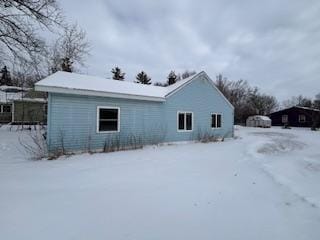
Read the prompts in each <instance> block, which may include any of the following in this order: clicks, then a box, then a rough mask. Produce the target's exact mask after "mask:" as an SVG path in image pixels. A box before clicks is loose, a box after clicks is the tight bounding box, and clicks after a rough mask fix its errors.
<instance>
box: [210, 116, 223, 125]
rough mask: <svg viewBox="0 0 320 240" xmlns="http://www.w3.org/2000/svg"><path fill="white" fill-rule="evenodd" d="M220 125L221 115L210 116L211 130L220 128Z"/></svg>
mask: <svg viewBox="0 0 320 240" xmlns="http://www.w3.org/2000/svg"><path fill="white" fill-rule="evenodd" d="M221 125H222V115H221V114H217V113H214V114H211V128H221Z"/></svg>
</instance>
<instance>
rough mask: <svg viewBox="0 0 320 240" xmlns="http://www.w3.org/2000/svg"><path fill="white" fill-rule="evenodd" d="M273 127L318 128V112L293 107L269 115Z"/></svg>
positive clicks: (319, 113) (319, 111) (311, 109)
mask: <svg viewBox="0 0 320 240" xmlns="http://www.w3.org/2000/svg"><path fill="white" fill-rule="evenodd" d="M269 117H270V118H271V120H272V125H273V126H285V125H287V126H291V127H312V126H314V125H316V127H319V118H320V110H318V109H314V108H308V107H299V106H294V107H290V108H286V109H282V110H280V111H277V112H274V113H271V114H270V115H269Z"/></svg>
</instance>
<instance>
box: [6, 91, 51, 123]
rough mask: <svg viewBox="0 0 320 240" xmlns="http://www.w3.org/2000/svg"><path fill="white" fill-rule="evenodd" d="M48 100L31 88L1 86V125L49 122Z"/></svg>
mask: <svg viewBox="0 0 320 240" xmlns="http://www.w3.org/2000/svg"><path fill="white" fill-rule="evenodd" d="M46 109H47V99H46V97H45V96H44V94H43V93H42V94H41V93H38V92H37V93H36V92H34V91H33V90H32V89H29V88H21V87H16V86H4V85H3V86H0V124H1V123H2V124H3V123H11V124H21V123H23V124H35V123H46V121H47V113H46Z"/></svg>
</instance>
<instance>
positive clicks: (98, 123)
mask: <svg viewBox="0 0 320 240" xmlns="http://www.w3.org/2000/svg"><path fill="white" fill-rule="evenodd" d="M100 109H117V110H118V121H117V130H116V131H114V130H112V131H100V130H99V127H100ZM120 116H121V114H120V107H112V106H97V122H96V124H97V128H96V132H97V133H118V132H120Z"/></svg>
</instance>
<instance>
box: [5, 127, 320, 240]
mask: <svg viewBox="0 0 320 240" xmlns="http://www.w3.org/2000/svg"><path fill="white" fill-rule="evenodd" d="M236 135H237V136H238V138H237V139H233V140H226V141H225V142H219V143H206V144H201V143H189V144H181V145H170V146H162V147H155V146H150V147H146V148H144V149H141V150H134V151H125V152H115V153H107V154H93V155H90V154H82V155H74V156H70V157H68V158H61V159H58V160H56V161H31V160H28V156H26V154H25V153H24V152H23V148H21V147H20V146H19V143H18V138H19V137H20V138H24V137H26V133H24V132H20V131H19V132H15V131H8V130H7V129H2V128H0V193H1V195H0V236H1V239H9V240H10V239H77V240H78V239H184V240H185V239H245V240H248V239H268V240H269V239H281V240H285V239H290V240H293V239H299V240H301V239H306V240H313V239H319V236H320V187H319V182H320V148H319V146H320V133H319V132H311V131H310V130H306V129H291V130H285V129H280V128H271V129H257V128H243V127H237V130H236Z"/></svg>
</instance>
